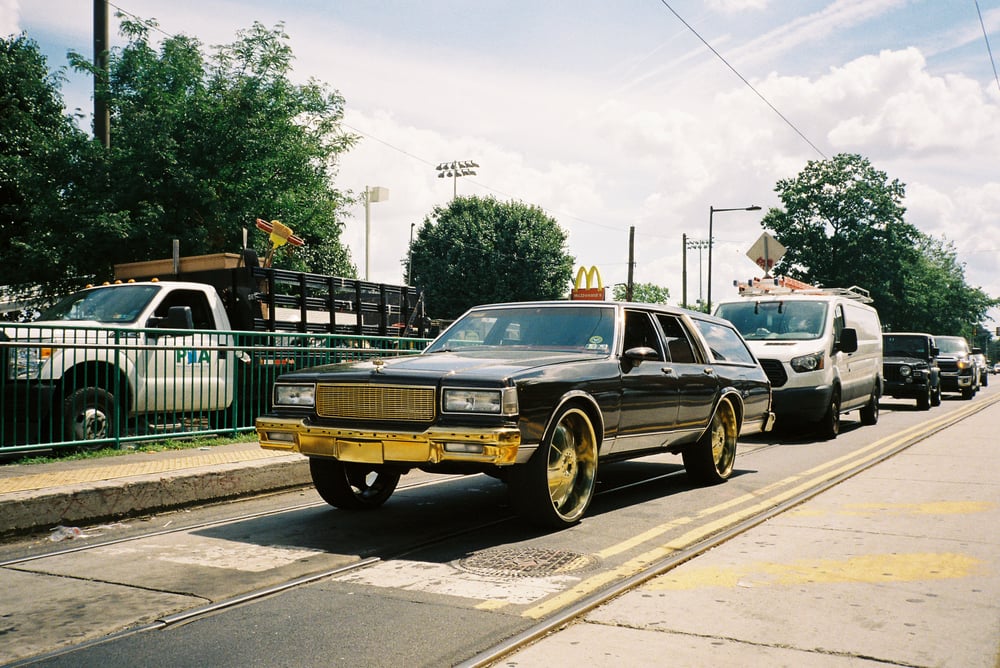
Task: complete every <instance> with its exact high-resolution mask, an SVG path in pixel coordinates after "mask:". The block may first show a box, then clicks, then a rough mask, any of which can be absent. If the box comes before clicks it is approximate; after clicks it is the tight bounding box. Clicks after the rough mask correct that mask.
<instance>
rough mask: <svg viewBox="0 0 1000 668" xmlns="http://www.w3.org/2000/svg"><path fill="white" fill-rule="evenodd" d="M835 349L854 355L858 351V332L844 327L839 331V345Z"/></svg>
mask: <svg viewBox="0 0 1000 668" xmlns="http://www.w3.org/2000/svg"><path fill="white" fill-rule="evenodd" d="M837 348H838V349H839V350H840V351H841V352H844V353H854V352H857V350H858V330H856V329H854V328H853V327H845V328H844V329H842V330H841V331H840V344H839V345H838V346H837Z"/></svg>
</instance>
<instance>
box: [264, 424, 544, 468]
mask: <svg viewBox="0 0 1000 668" xmlns="http://www.w3.org/2000/svg"><path fill="white" fill-rule="evenodd" d="M256 427H257V435H258V437H259V438H260V446H261V447H262V448H266V449H271V450H284V451H286V452H287V451H289V450H290V451H293V452H299V453H301V454H303V455H306V456H314V457H331V458H334V459H340V460H341V461H349V462H363V463H367V464H404V465H411V466H416V465H420V464H438V463H441V462H471V463H479V464H492V465H495V466H509V465H511V464H515V463H523V461H527V458H528V457H530V456H531V455H530V452H527V453H524V452H521V431H520V430H519V429H518V428H517V427H497V428H486V429H476V428H471V427H469V428H458V429H441V428H431V429H427V430H426V431H421V432H408V431H378V430H373V429H356V428H343V427H322V426H316V425H312V424H309V422H308V421H307V420H306V419H305V418H276V417H260V418H257V423H256ZM272 432H274V433H276V434H286V435H287V434H291V435H292V442H288V441H285V440H277V439H275V438H273V437H271V436H270V434H271V433H272ZM454 442H463V443H474V444H476V445H479V446H482V448H483V452H482V453H464V452H446V451H445V443H454ZM535 447H537V445H533V446H528V447H527V450H530V451H531V452H533V451H534V448H535ZM522 458H523V460H522Z"/></svg>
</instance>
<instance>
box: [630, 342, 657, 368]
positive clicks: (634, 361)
mask: <svg viewBox="0 0 1000 668" xmlns="http://www.w3.org/2000/svg"><path fill="white" fill-rule="evenodd" d="M659 358H660V353H658V352H656V349H655V348H650V347H649V346H637V347H635V348H629V349H628V350H626V351H625V359H627V360H628V361H629V362H630V363H631V365H632V367H633V368H635V367H637V366H639V365H640V364H642V362H643V360H655V359H659Z"/></svg>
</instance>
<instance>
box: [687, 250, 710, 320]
mask: <svg viewBox="0 0 1000 668" xmlns="http://www.w3.org/2000/svg"><path fill="white" fill-rule="evenodd" d="M685 243H686V244H687V248H689V249H691V250H695V249H697V250H698V303H699V304H703V303H704V301H703V298H702V292H701V276H702V273H701V251H702V249H705V248H708V241H707V240H706V239H698V240H697V241H693V240H691V239H688V240H686V241H685ZM684 308H687V293H686V292H685V293H684Z"/></svg>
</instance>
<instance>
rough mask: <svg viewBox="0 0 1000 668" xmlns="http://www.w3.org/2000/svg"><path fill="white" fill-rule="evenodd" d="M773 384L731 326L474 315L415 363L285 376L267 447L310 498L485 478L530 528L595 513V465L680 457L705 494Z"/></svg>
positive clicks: (671, 313)
mask: <svg viewBox="0 0 1000 668" xmlns="http://www.w3.org/2000/svg"><path fill="white" fill-rule="evenodd" d="M773 420H774V416H773V414H772V413H771V388H770V385H769V383H768V380H767V376H765V374H764V372H763V371H762V370H761V368H760V365H759V364H758V363H757V360H756V359H755V358H754V356H753V354H752V353H751V352H750V350H749V349H748V348H747V346H746V343H745V342H744V341H743V339H742V337H741V336H740V335H739V333H738V332H737V331H736V329H735V328H734V327H733V326H732V325H731V324H730V323H729V322H728V321H725V320H721V319H719V318H715V317H712V316H708V315H705V314H702V313H694V312H690V311H686V310H682V309H677V308H670V307H665V306H652V305H646V304H634V303H618V302H584V301H559V302H525V303H511V304H494V305H488V306H478V307H475V308H473V309H471V310H469V311H468V312H467V313H465V314H464V315H463V316H462V317H461V318H459V319H458V320H456V321H455V322H454V323H453V324H452V325H451V326H449V327H448V328H447V329H446V330H445V331H444V332H443V333H442V334H441V335H440V336H439V337H438V338H437V339H435V340H434V341H433V342H432V343H431V344H430V345H429V346H428V347H427V348H426V349H425V350H424V351H423V352H421V353H420V354H419V355H415V356H410V357H396V358H389V359H375V360H369V361H365V362H352V363H342V364H335V365H329V366H323V367H316V368H312V369H304V370H301V371H296V372H292V373H288V374H284V375H282V376H281V377H280V378H279V379H278V381H277V383H276V385H275V389H274V408H273V409H272V411H271V413H269V414H268V415H265V416H262V417H260V418H258V420H257V424H256V426H257V432H258V434H259V436H260V444H261V446H262V447H264V448H270V449H276V450H290V451H297V452H300V453H302V454H304V455H306V456H307V457H309V463H310V469H311V472H312V479H313V482H314V483H315V485H316V488H317V490H318V491H319V493H320V495H321V496H322V497H323V499H324V500H326V501H327V502H328V503H330V504H331V505H333V506H336V507H338V508H344V509H364V508H372V507H376V506H379V505H381V504H382V503H384V502H385V501H386V500H387V499H388V498H389V497H390V496H391V494H392V493H393V491H394V490H395V488H396V484H397V482H398V480H399V477H400V475H401V474H403V473H405V472H406V471H408V470H410V469H414V468H417V469H421V470H423V471H429V472H439V473H450V474H454V473H486V474H489V475H492V476H494V477H497V478H499V479H501V480H503V481H505V482H506V483H507V484H508V485H509V486H510V491H511V503H512V505H513V507H514V508H515V509H516V510H517V511H518V512H519V514H521V515H522V516H523V517H525V518H526V519H528V520H530V521H531V522H533V523H535V524H538V525H541V526H544V527H547V528H562V527H566V526H570V525H572V524H574V523H576V522H578V521H579V520H580V519H581V518H582V517H583V515H584V513H585V512H586V510H587V507H588V506H589V505H590V501H591V499H592V498H593V496H594V487H595V482H596V480H597V467H598V465H599V464H600V465H603V464H605V463H607V462H611V461H615V460H621V459H628V458H633V457H640V456H643V455H649V454H654V453H656V452H670V453H679V454H680V455H681V456H682V458H683V462H684V466H685V469H686V471H687V473H688V474H689V476H691V477H692V478H693V479H694V480H695V481H696V482H697V483H699V484H713V483H718V482H722V481H724V480H726V479H728V478H729V476H730V475H731V474H732V471H733V465H734V462H735V458H736V441H737V438H738V437H739V435H740V434H741V433H744V434H746V433H754V432H760V431H767V430H769V429H770V428H771V425H772V424H773Z"/></svg>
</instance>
